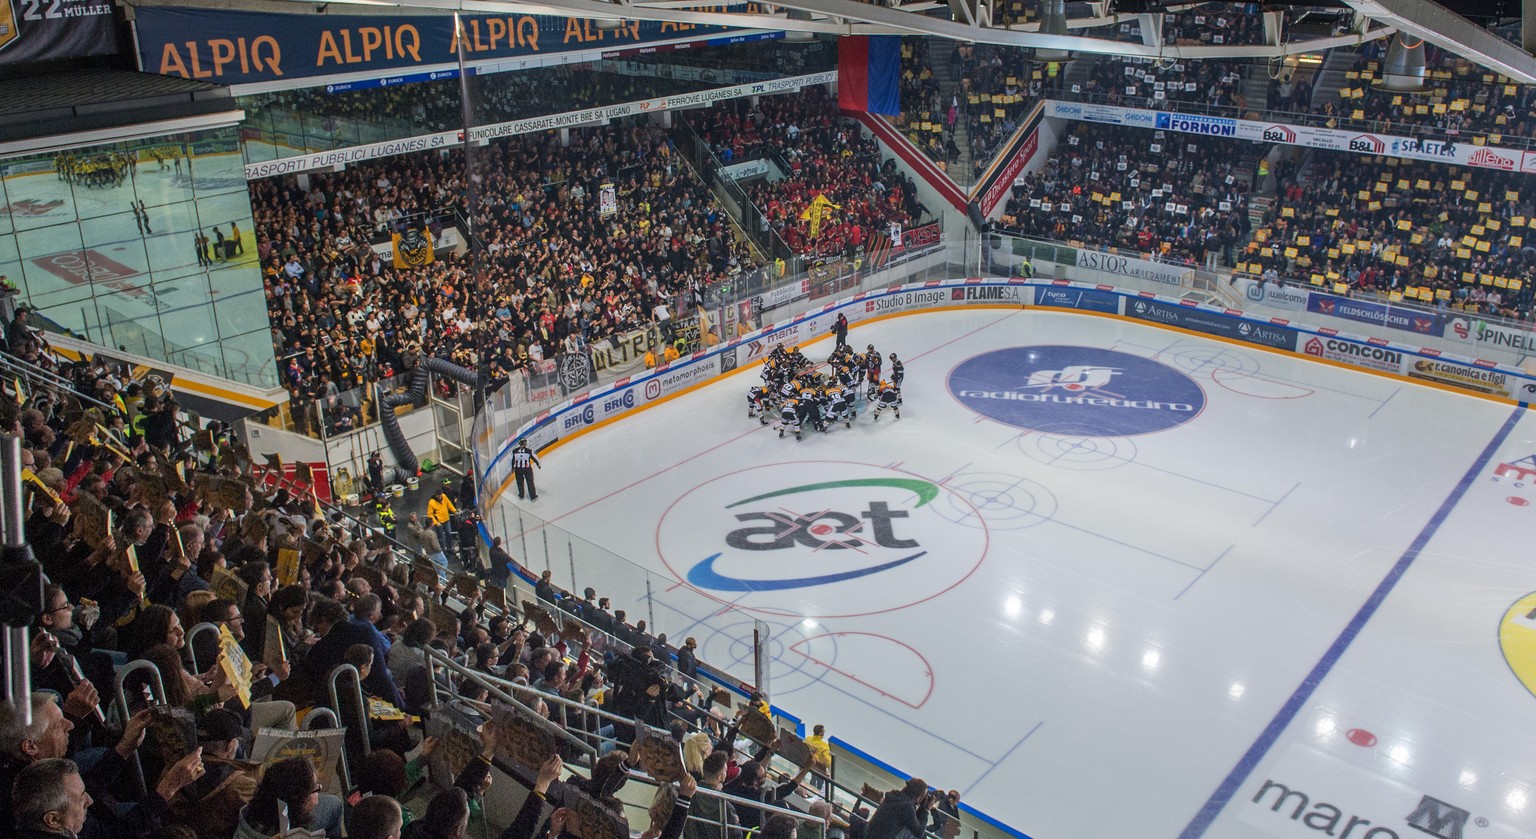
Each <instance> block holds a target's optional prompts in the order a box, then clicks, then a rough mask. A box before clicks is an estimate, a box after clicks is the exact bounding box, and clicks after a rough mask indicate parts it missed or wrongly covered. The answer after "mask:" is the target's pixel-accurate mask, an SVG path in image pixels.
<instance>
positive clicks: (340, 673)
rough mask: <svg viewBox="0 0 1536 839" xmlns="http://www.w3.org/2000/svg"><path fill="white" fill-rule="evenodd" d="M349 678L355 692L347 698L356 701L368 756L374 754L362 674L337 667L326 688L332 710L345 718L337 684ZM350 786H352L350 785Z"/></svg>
mask: <svg viewBox="0 0 1536 839" xmlns="http://www.w3.org/2000/svg"><path fill="white" fill-rule="evenodd" d="M375 665H376V666H382V663H380V662H375ZM348 676H350V677H351V678H352V688H353V692H352V693H351V694H349V695H348V697H347V698H348V699H352V700H355V704H356V707H357V717H358V720H357V722H358V724H357V729H356V730H357V731H358V733H359V734H360V735H362V736H361V740H362V753H363V754H364V755H365V756H366V755H368V754H370V753H372V752H373V744H372V742H371V740H372V732H371V731H370V730H369V724H368V700H367V699H365V698H363V677H362V674H360V673H358V672H357V668H356V667H353V666H352V665H350V664H338V665H336V666H335V667H334V668H332V670H331V672H330V674H329V675H328V676H327V677H326V687H327V688H328V689H329V691H330V696H331V710H332V711H335V712H336V717H337V719H341V718H342V717H344V716H345V712H344V711H342V703H341V690H340V689H339V688H338V687H337V683H338V682H340V681H341V680H342V679H343V678H345V677H348ZM342 751H346V749H342ZM348 785H349V786H350V783H349V784H348Z"/></svg>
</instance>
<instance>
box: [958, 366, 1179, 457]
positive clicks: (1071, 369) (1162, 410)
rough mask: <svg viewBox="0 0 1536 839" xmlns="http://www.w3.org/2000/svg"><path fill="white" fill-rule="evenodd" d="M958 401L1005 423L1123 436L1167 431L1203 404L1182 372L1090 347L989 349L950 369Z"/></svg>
mask: <svg viewBox="0 0 1536 839" xmlns="http://www.w3.org/2000/svg"><path fill="white" fill-rule="evenodd" d="M949 392H950V393H951V394H952V395H953V396H954V397H955V399H957V400H959V401H960V403H961V404H962V405H965V406H966V407H967V408H970V409H971V410H973V411H975V412H976V413H978V414H981V415H982V416H984V417H986V418H988V419H991V420H996V421H997V422H1000V423H1002V424H1004V425H1009V426H1013V427H1014V428H1022V429H1025V430H1028V431H1040V432H1045V433H1049V434H1056V435H1063V436H1084V437H1129V436H1132V435H1136V434H1151V433H1153V432H1155V431H1166V430H1168V429H1170V428H1175V427H1177V426H1180V425H1183V424H1184V423H1186V422H1189V421H1190V420H1192V419H1194V418H1195V417H1196V416H1198V415H1199V414H1200V411H1201V410H1202V409H1204V408H1205V391H1203V390H1201V389H1200V386H1199V385H1198V384H1196V383H1195V381H1194V380H1193V379H1191V378H1190V377H1189V376H1187V375H1185V374H1184V373H1183V372H1181V371H1179V370H1176V369H1174V368H1172V367H1169V366H1168V365H1166V364H1160V363H1158V362H1156V361H1153V360H1151V359H1148V358H1142V357H1141V356H1139V355H1131V354H1130V353H1123V352H1118V351H1116V350H1106V349H1100V348H1097V347H1073V346H1054V345H1053V346H1038V347H1012V348H1010V349H1005V350H995V351H993V352H989V353H984V354H982V355H978V356H976V357H974V358H970V359H967V360H965V361H962V362H961V363H960V364H959V365H957V366H956V367H955V369H954V370H951V371H950V373H949Z"/></svg>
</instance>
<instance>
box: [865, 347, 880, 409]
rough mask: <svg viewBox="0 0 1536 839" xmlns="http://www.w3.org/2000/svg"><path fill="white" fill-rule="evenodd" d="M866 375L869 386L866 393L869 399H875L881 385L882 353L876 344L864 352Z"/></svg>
mask: <svg viewBox="0 0 1536 839" xmlns="http://www.w3.org/2000/svg"><path fill="white" fill-rule="evenodd" d="M864 377H865V381H866V382H868V384H869V387H868V389H867V390H866V391H865V395H866V396H867V397H868V399H869V401H871V402H873V401H875V391H876V390H877V389H878V388H879V386H880V353H879V352H878V351H876V350H875V345H874V344H870V345H869V349H868V350H867V351H866V352H865V353H864Z"/></svg>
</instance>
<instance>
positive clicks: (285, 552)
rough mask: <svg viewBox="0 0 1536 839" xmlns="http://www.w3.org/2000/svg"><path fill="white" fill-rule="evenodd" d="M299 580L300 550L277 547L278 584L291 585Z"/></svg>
mask: <svg viewBox="0 0 1536 839" xmlns="http://www.w3.org/2000/svg"><path fill="white" fill-rule="evenodd" d="M298 581H299V552H298V551H297V550H296V549H294V548H278V549H277V584H278V585H279V586H291V585H293V584H294V583H297V582H298Z"/></svg>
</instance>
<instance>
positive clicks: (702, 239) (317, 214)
mask: <svg viewBox="0 0 1536 839" xmlns="http://www.w3.org/2000/svg"><path fill="white" fill-rule="evenodd" d="M477 155H478V157H477V160H476V164H475V165H476V166H477V174H476V178H475V186H476V195H475V202H476V203H475V206H474V208H473V214H474V219H475V235H476V236H477V237H478V240H479V241H480V242H481V243H482V244H483V246H484V258H483V264H482V265H480V266H479V267H478V268H477V267H476V266H475V263H474V259H473V258H472V256H470V255H468V254H467V253H465V252H463V251H460V253H459V255H455V254H454V253H453V252H452V251H450V250H449V249H448V248H447V247H441V248H437V249H436V250H435V254H434V256H435V258H434V259H433V261H431V262H430V263H428V264H424V265H420V266H416V267H399V268H397V267H396V266H395V262H394V259H393V257H392V254H391V252H390V250H389V247H388V245H389V242H390V239H389V235H390V234H392V233H394V232H398V231H401V230H402V229H411V228H415V229H422V228H426V229H428V230H429V231H431V232H433V233H434V234H435V235H436V241H439V242H443V241H445V240H444V239H443V238H442V235H441V234H442V232H443V229H444V227H445V226H446V225H449V224H454V225H459V224H461V220H462V219H465V218H467V217H469V215H470V213H471V207H470V206H469V196H468V192H469V189H468V184H467V183H466V180H465V176H464V165H463V159H462V157H461V152H459V151H453V152H447V153H439V152H429V153H421V154H414V155H404V156H399V157H393V158H386V159H382V160H378V161H375V162H371V163H366V164H359V165H356V166H351V167H348V169H347V170H346V171H345V172H342V173H337V174H333V175H323V174H311V175H309V176H307V177H306V179H305V182H304V184H303V185H301V182H300V181H299V180H298V179H297V178H283V179H274V180H267V181H259V182H256V183H254V184H252V206H253V207H254V208H255V223H256V233H257V241H258V248H259V252H260V257H261V263H262V266H263V276H264V280H265V284H266V293H267V301H268V314H269V316H270V318H271V321H272V329H273V340H274V343H275V345H276V348H277V355H278V359H279V362H278V363H279V369H280V371H281V374H282V376H283V381H284V384H285V386H286V387H287V388H288V389H289V391H290V392H291V393H292V394H293V395H294V396H295V397H297V398H299V400H300V403H301V404H302V403H303V401H304V400H332V401H340V402H341V403H343V405H344V404H345V400H339V398H338V397H339V394H341V393H343V392H345V391H348V390H349V389H351V388H355V387H357V386H358V385H361V384H366V383H369V382H373V381H379V380H389V379H390V377H392V376H395V375H396V374H399V373H401V372H403V371H404V370H406V369H407V368H408V367H410V366H412V365H413V363H414V359H415V358H416V357H417V356H418V355H420V354H422V353H427V354H430V355H433V356H435V357H439V358H446V359H451V360H453V361H456V362H458V363H459V364H461V365H463V366H465V367H466V368H469V369H472V370H481V369H484V370H487V371H489V374H490V376H491V378H492V379H493V380H495V381H500V380H504V379H505V378H506V377H507V376H508V375H509V373H510V372H511V371H514V370H519V369H525V368H527V367H528V365H529V364H530V363H536V362H541V361H545V360H548V359H553V358H554V357H555V355H557V354H558V353H561V352H566V351H571V352H575V351H580V350H581V349H582V348H584V347H585V345H586V344H587V343H588V342H591V341H594V340H597V339H599V338H603V337H607V336H610V335H615V334H620V333H624V332H627V331H630V330H633V329H636V328H639V327H641V326H644V325H648V324H656V323H659V324H662V325H663V326H665V324H666V323H667V322H668V319H669V317H670V314H669V310H668V308H667V307H668V306H669V305H670V304H671V302H672V301H673V300H674V298H676V297H677V296H679V295H683V294H687V293H690V292H702V290H703V289H704V288H706V287H709V286H711V285H714V284H718V283H719V282H720V281H722V280H723V279H724V278H726V277H727V276H729V275H731V274H733V273H736V272H740V271H742V270H745V269H750V268H753V267H754V266H755V263H754V262H753V260H752V258H751V256H750V254H749V252H748V251H747V249H746V247H745V246H744V245H742V244H739V243H737V242H736V241H735V238H734V237H733V235H732V231H731V228H730V224H729V221H728V218H727V216H726V215H725V213H724V211H723V210H722V209H721V208H720V206H719V205H718V204H717V203H716V202H715V201H714V200H713V198H712V197H711V196H710V195H709V192H708V190H707V188H705V186H704V185H703V184H702V183H701V182H699V181H698V179H697V178H695V177H694V176H693V175H692V172H691V171H690V170H689V169H688V168H687V167H686V166H682V165H680V163H679V162H678V161H677V160H676V159H675V158H674V157H673V156H672V154H671V148H670V146H669V145H668V142H667V140H666V137H665V135H664V134H663V133H662V132H661V131H660V129H656V128H651V127H645V126H639V125H628V126H619V125H612V126H607V127H602V128H589V129H572V130H571V134H570V144H569V145H568V146H562V145H561V142H560V136H559V134H558V133H557V132H546V133H541V134H533V135H526V136H522V137H513V138H508V139H503V140H497V141H494V142H492V143H491V144H490V145H489V146H487V147H485V148H483V149H479V150H477ZM606 184H611V185H612V186H613V190H614V198H615V204H614V206H613V212H611V213H604V212H602V211H601V208H600V206H599V202H600V196H601V192H602V190H603V189H604V185H606ZM452 213H457V217H456V218H455V217H453V216H452ZM429 215H431V216H432V217H433V218H435V219H436V220H435V221H430V222H429V221H428V216H429ZM459 232H460V235H463V230H462V229H460V231H459ZM375 245H377V247H376V246H375ZM338 407H341V406H338ZM294 413H295V414H296V415H298V414H301V413H305V412H304V411H302V410H295V411H294ZM333 413H338V414H339V415H341V416H346V414H347V412H346V411H345V410H340V411H338V412H329V411H328V412H327V416H330V415H332V414H333ZM358 419H359V420H361V419H366V417H360V418H358ZM348 421H351V420H348ZM331 430H335V429H331ZM343 430H344V429H343Z"/></svg>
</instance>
